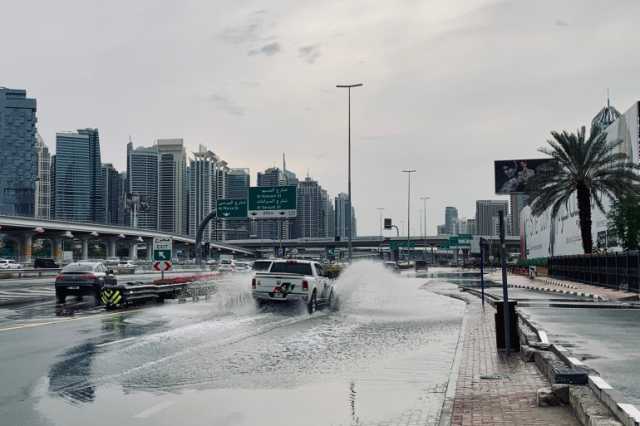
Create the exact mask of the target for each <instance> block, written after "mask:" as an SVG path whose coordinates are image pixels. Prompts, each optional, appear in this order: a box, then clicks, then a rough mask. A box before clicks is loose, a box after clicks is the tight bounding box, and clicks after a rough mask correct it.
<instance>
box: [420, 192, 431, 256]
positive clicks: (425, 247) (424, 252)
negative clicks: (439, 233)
mask: <svg viewBox="0 0 640 426" xmlns="http://www.w3.org/2000/svg"><path fill="white" fill-rule="evenodd" d="M430 198H431V197H420V199H421V200H422V205H423V207H424V210H423V212H424V226H423V228H422V229H423V230H424V235H423V238H424V240H423V242H424V249H423V250H422V260H426V258H427V200H429V199H430Z"/></svg>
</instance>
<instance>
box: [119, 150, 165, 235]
mask: <svg viewBox="0 0 640 426" xmlns="http://www.w3.org/2000/svg"><path fill="white" fill-rule="evenodd" d="M127 152H128V155H127V194H126V210H127V218H128V223H129V225H130V226H133V227H137V228H143V229H153V230H157V229H158V148H157V147H156V146H152V147H148V148H144V147H138V148H135V149H134V148H133V144H131V143H129V144H128V145H127Z"/></svg>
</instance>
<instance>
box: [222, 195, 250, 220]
mask: <svg viewBox="0 0 640 426" xmlns="http://www.w3.org/2000/svg"><path fill="white" fill-rule="evenodd" d="M217 206H218V217H219V218H224V219H233V218H245V217H247V200H244V199H242V200H235V199H234V200H232V199H228V200H218V202H217Z"/></svg>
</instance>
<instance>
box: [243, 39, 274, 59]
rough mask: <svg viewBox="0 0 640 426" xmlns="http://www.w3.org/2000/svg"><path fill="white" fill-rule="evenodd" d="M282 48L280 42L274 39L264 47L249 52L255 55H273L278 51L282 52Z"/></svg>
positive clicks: (250, 54)
mask: <svg viewBox="0 0 640 426" xmlns="http://www.w3.org/2000/svg"><path fill="white" fill-rule="evenodd" d="M280 50H282V49H281V47H280V43H278V42H277V41H274V42H272V43H268V44H265V45H264V46H262V47H258V48H255V49H251V50H250V51H249V53H248V54H249V56H254V55H266V56H273V55H275V54H276V53H278V52H280Z"/></svg>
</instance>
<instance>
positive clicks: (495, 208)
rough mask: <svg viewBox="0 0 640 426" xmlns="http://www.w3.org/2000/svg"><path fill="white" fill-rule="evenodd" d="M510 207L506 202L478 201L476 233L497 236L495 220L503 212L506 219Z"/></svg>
mask: <svg viewBox="0 0 640 426" xmlns="http://www.w3.org/2000/svg"><path fill="white" fill-rule="evenodd" d="M508 208H509V205H508V202H507V201H505V200H478V201H476V232H477V234H479V235H496V233H495V227H494V222H493V218H494V216H497V215H498V212H499V211H503V212H504V215H505V217H506V216H507V214H508V213H509V210H508Z"/></svg>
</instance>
